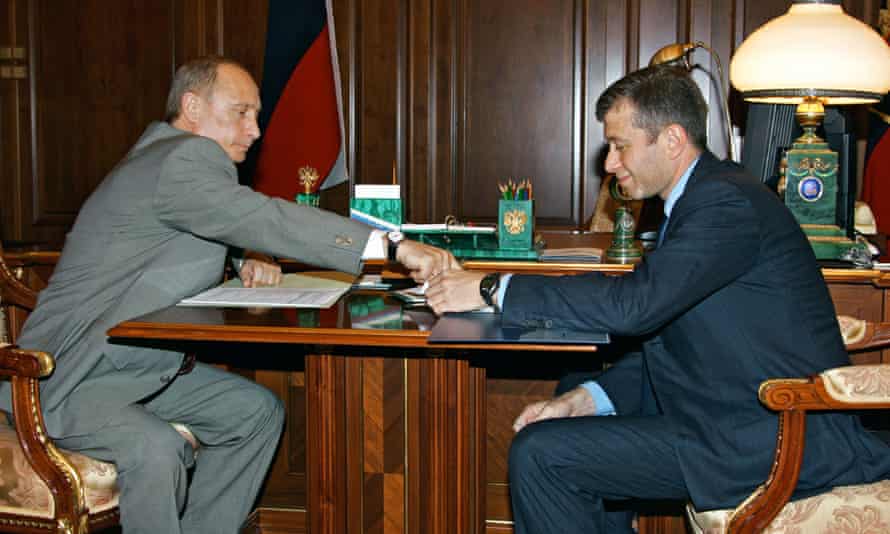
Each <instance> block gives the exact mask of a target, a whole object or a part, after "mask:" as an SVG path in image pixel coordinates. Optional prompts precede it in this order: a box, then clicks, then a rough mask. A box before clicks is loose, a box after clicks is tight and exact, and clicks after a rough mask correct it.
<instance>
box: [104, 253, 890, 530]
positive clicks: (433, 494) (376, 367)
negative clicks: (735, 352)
mask: <svg viewBox="0 0 890 534" xmlns="http://www.w3.org/2000/svg"><path fill="white" fill-rule="evenodd" d="M571 239H584V236H571ZM587 244H588V243H584V242H578V243H566V244H565V245H563V244H559V245H556V246H581V245H587ZM467 267H469V268H474V269H483V270H500V271H526V272H542V270H544V271H546V272H550V273H553V274H558V273H569V272H582V271H585V270H594V269H595V270H600V271H605V272H609V273H614V274H620V273H625V272H628V271H629V270H630V269H631V268H630V267H627V266H621V265H611V266H604V265H593V266H591V265H583V264H577V265H555V266H554V265H542V264H535V263H530V262H516V263H513V264H505V263H492V264H489V263H488V262H481V261H474V262H471V263H468V264H467ZM823 275H824V276H825V279H826V281H827V282H828V286H829V290H830V291H831V294H832V297H833V299H834V302H835V306H836V308H837V311H838V313H845V314H849V315H854V316H857V317H860V318H864V319H868V320H873V321H888V320H890V292H887V291H886V289H887V288H888V287H890V273H884V272H879V271H869V270H846V269H824V270H823ZM391 304H392V303H389V304H387V305H391ZM381 314H385V312H381ZM319 315H320V317H319V321H320V322H319V323H318V324H319V326H318V327H303V328H296V327H295V325H297V324H300V317H299V314H297V313H296V312H293V311H290V312H281V311H278V312H267V313H264V314H261V315H251V314H248V313H246V312H244V311H225V312H219V311H217V312H216V317H215V318H213V319H212V320H205V321H204V322H198V323H195V322H194V321H191V320H180V321H177V320H170V318H169V317H168V318H167V319H164V318H163V317H155V318H153V319H152V322H154V321H155V320H157V321H158V324H149V323H147V322H146V321H141V322H129V323H126V324H124V325H121V327H119V329H115V330H114V331H113V333H114V334H115V335H122V334H125V333H126V332H129V334H128V335H132V336H134V337H142V338H148V339H151V338H157V339H178V340H190V339H191V340H203V341H210V340H215V339H221V340H227V341H226V342H225V343H222V344H217V345H214V344H210V345H208V346H202V348H203V349H205V350H204V352H205V354H210V355H213V354H217V353H222V352H225V351H226V347H229V348H228V352H229V353H232V354H237V353H239V352H240V353H242V354H251V353H252V352H254V351H257V348H256V347H257V346H256V345H253V344H254V343H260V342H261V343H264V345H263V348H262V350H263V352H272V353H274V356H272V357H271V359H275V360H285V361H286V363H281V364H279V363H275V365H269V364H268V363H269V362H268V361H265V362H264V361H260V362H258V364H259V365H255V366H253V368H252V369H250V370H244V371H242V372H243V373H244V374H247V375H248V376H249V377H251V378H253V379H254V380H256V381H257V382H260V383H262V384H264V385H266V386H267V387H269V388H270V389H272V390H273V391H275V392H276V394H278V395H279V397H281V398H282V400H283V401H284V402H285V404H286V405H287V406H288V416H287V417H288V419H287V426H286V429H285V434H284V437H283V439H282V446H281V449H280V452H279V454H278V457H277V459H276V462H275V464H274V465H273V467H272V470H271V474H270V480H269V481H268V482H267V485H266V487H265V490H264V493H263V496H262V501H261V503H260V508H259V509H258V511H257V512H256V514H255V515H254V516H253V517H252V518H251V521H252V523H251V524H252V526H254V527H255V528H256V531H258V532H263V531H274V532H276V533H301V532H306V526H308V524H309V523H313V524H315V523H317V522H318V521H322V520H323V521H326V522H327V525H326V526H327V528H329V530H325V532H334V531H337V529H338V528H340V529H341V530H339V532H349V533H351V532H371V531H374V532H386V533H389V532H405V533H415V532H473V531H472V530H469V529H470V528H471V527H477V531H479V530H481V527H479V525H481V524H482V522H483V521H486V532H487V533H490V534H494V533H506V532H510V531H511V528H510V523H509V520H510V511H509V500H508V486H507V476H506V463H507V462H506V460H507V458H506V455H507V450H508V449H509V442H510V439H511V437H512V430H511V429H510V422H511V421H512V419H513V418H514V417H515V416H516V415H517V414H518V413H519V410H521V408H522V407H523V406H524V405H525V404H527V403H528V402H532V401H535V400H539V399H543V398H546V397H549V396H550V395H551V394H552V391H553V387H554V384H555V379H556V378H557V377H558V376H559V373H560V372H561V371H562V370H563V369H564V366H563V362H564V361H565V360H566V359H567V358H566V357H565V356H561V357H558V358H557V357H554V356H555V355H552V354H551V355H547V354H544V355H543V356H544V357H541V356H542V353H537V354H530V355H529V356H530V357H529V358H523V356H524V353H523V352H517V351H514V350H512V349H517V347H504V348H509V349H511V352H509V353H505V352H498V353H492V354H491V355H489V356H485V355H484V354H481V353H482V351H480V350H473V349H465V348H460V347H454V348H451V347H448V348H446V347H429V346H427V345H426V341H425V334H424V333H423V332H420V331H416V329H415V330H411V329H409V327H410V325H408V324H407V323H406V324H403V327H404V328H401V329H398V330H397V331H398V333H397V334H393V333H392V332H390V331H387V330H381V331H371V330H364V329H362V328H355V326H354V325H353V324H352V323H351V320H350V317H351V315H350V313H349V307H348V306H346V307H345V308H344V307H343V306H340V307H338V308H335V309H333V310H325V311H322V312H321V313H320V314H319ZM164 321H166V324H165V322H164ZM177 322H180V323H182V324H181V326H179V327H177V326H176V323H177ZM125 327H126V329H127V330H123V328H125ZM183 329H184V331H177V330H183ZM165 330H166V332H165ZM242 342H243V343H249V344H250V345H246V346H245V345H238V343H242ZM182 343H194V341H182ZM272 347H277V348H278V350H273V349H272ZM487 350H488V347H486V351H487ZM576 354H577V355H578V356H580V357H581V358H576V360H581V359H583V357H584V355H585V353H584V352H577V353H576ZM502 356H503V357H502ZM531 360H535V361H534V365H533V366H532V365H530V364H528V363H527V361H531ZM219 361H226V358H225V357H220V358H219ZM600 361H601V356H599V355H598V356H597V357H596V358H595V359H593V362H591V366H594V365H596V364H597V363H599V362H600ZM857 361H859V362H860V363H864V362H880V361H883V362H890V351H884V352H881V351H875V352H872V353H864V354H859V355H857ZM304 362H305V365H304ZM234 366H235V367H242V368H245V369H247V368H248V367H250V366H249V365H246V364H238V363H236V364H235V365H234ZM236 370H237V369H236ZM313 413H314V414H316V417H311V415H312V414H313ZM323 413H324V414H330V415H328V416H326V417H328V419H321V417H320V415H319V414H323ZM304 414H307V415H309V416H310V417H308V418H307V417H306V416H305V415H304ZM458 434H460V435H461V436H462V437H460V438H458ZM486 434H487V435H486ZM486 442H487V445H486ZM436 443H441V444H442V445H441V446H436V447H433V446H432V445H431V444H436ZM330 447H336V449H331V448H330ZM319 458H326V459H327V460H326V461H328V462H332V463H328V464H322V463H320V461H319ZM322 469H326V470H327V471H325V472H324V476H325V477H330V478H329V479H328V480H329V481H330V483H329V484H328V485H327V486H321V485H320V484H321V483H322V482H324V481H319V480H317V477H319V476H320V473H321V470H322ZM455 496H457V497H455ZM315 509H318V510H320V512H318V513H317V514H316V513H315V512H314V510H315ZM307 510H310V511H311V513H310V514H308V515H309V519H307V518H306V516H307V513H306V511H307ZM339 510H345V513H344V514H343V515H341V516H338V515H337V513H338V511H339ZM666 512H667V513H666V514H665V515H663V516H656V517H651V516H650V517H646V518H644V519H643V521H642V523H643V524H642V525H641V531H643V530H645V532H647V533H649V534H652V533H664V534H667V533H672V534H673V533H676V534H681V533H685V530H684V529H683V522H682V517H681V515H680V514H682V509H681V508H677V509H668V510H667V511H666ZM438 521H441V523H438ZM468 525H469V526H468ZM318 528H322V527H318ZM318 531H319V530H317V529H314V530H313V532H318Z"/></svg>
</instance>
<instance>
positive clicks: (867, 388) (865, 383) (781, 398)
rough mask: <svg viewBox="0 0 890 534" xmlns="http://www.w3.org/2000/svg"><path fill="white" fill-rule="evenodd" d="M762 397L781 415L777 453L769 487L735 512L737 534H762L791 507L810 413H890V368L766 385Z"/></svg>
mask: <svg viewBox="0 0 890 534" xmlns="http://www.w3.org/2000/svg"><path fill="white" fill-rule="evenodd" d="M759 397H760V401H761V402H762V403H763V404H764V405H765V406H766V407H768V408H770V409H772V410H776V411H778V412H779V429H778V435H777V436H776V453H775V457H774V460H773V466H772V469H771V471H770V474H769V477H768V478H767V480H766V482H765V483H764V484H763V485H761V486H760V487H758V488H757V490H756V491H755V492H754V493H753V494H752V495H751V496H750V497H748V499H746V500H745V502H743V503H742V504H741V505H739V506H738V507H737V508H736V509H735V511H734V512H733V514H732V518H731V519H730V523H729V525H730V527H729V532H733V533H745V534H747V533H754V532H760V531H761V530H763V529H764V528H766V527H767V526H768V525H769V524H770V522H771V521H772V520H773V518H775V516H776V515H777V514H778V513H779V512H780V511H781V510H782V508H783V507H784V506H785V504H787V503H788V501H789V499H790V498H791V495H792V494H793V493H794V488H795V487H796V486H797V479H798V477H799V475H800V468H801V465H802V462H803V453H804V441H805V433H806V413H807V412H808V411H822V410H870V409H887V408H890V365H887V364H884V365H857V366H846V367H839V368H836V369H829V370H827V371H824V372H822V373H820V374H819V375H816V376H814V377H811V378H804V379H792V378H788V379H774V380H767V381H765V382H763V383H762V384H761V385H760V392H759Z"/></svg>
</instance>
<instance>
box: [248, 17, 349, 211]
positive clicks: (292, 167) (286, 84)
mask: <svg viewBox="0 0 890 534" xmlns="http://www.w3.org/2000/svg"><path fill="white" fill-rule="evenodd" d="M336 50H337V48H336V44H335V42H334V22H333V17H332V14H331V9H330V5H329V0H327V1H326V0H270V1H269V24H268V31H267V34H266V56H265V62H264V64H263V81H262V85H261V87H260V98H261V100H262V106H263V107H262V111H261V112H260V116H259V125H260V129H261V130H262V132H263V135H262V137H260V139H259V141H258V143H259V147H258V148H259V157H258V160H257V161H256V167H255V170H254V174H253V188H254V189H256V190H257V191H259V192H261V193H265V194H267V195H270V196H276V197H281V198H286V199H288V200H294V198H295V196H296V194H297V193H298V192H304V191H303V189H302V187H301V186H300V178H299V171H300V169H302V168H304V167H310V168H312V169H314V170H315V171H316V172H317V173H318V176H319V178H320V179H319V180H318V183H316V185H315V187H314V190H315V191H318V190H319V189H327V188H329V187H332V186H335V185H337V184H340V183H343V182H345V181H346V180H347V179H348V175H347V171H346V160H345V152H344V150H343V135H342V124H341V120H340V90H339V72H338V70H337V69H338V66H337V56H336Z"/></svg>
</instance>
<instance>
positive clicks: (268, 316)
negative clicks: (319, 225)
mask: <svg viewBox="0 0 890 534" xmlns="http://www.w3.org/2000/svg"><path fill="white" fill-rule="evenodd" d="M435 321H436V316H435V315H434V314H433V313H432V312H431V311H430V310H429V309H427V308H413V307H405V306H403V305H402V304H401V303H400V302H398V301H396V300H394V299H392V298H390V297H387V296H386V295H385V293H383V292H379V291H353V292H350V293H347V294H346V295H345V296H344V297H343V298H341V299H340V301H339V302H338V303H337V304H335V305H334V306H332V307H331V308H328V309H323V310H304V309H288V308H211V307H207V308H198V307H180V306H173V307H170V308H166V309H163V310H160V311H157V312H154V313H150V314H148V315H144V316H142V317H137V318H136V319H132V320H130V321H125V322H123V323H121V324H119V325H117V326H115V327H114V328H112V329H111V330H109V331H108V335H109V336H111V337H115V338H131V339H158V340H178V341H228V342H248V343H291V344H307V345H348V346H373V347H416V348H424V349H430V350H435V351H438V350H451V349H460V350H485V351H492V350H498V351H503V350H508V351H509V350H514V351H515V350H522V351H560V352H566V351H568V352H595V351H596V346H595V345H535V344H507V343H504V344H445V343H427V337H428V336H429V329H430V328H432V326H433V324H434V323H435Z"/></svg>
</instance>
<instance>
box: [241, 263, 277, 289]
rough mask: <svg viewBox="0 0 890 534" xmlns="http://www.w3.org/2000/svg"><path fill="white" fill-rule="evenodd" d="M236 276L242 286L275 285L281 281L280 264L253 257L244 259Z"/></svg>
mask: <svg viewBox="0 0 890 534" xmlns="http://www.w3.org/2000/svg"><path fill="white" fill-rule="evenodd" d="M238 277H239V278H241V283H242V284H244V287H262V286H277V285H278V284H280V283H281V266H280V265H277V264H274V263H268V262H265V261H260V260H254V259H248V260H244V263H243V264H242V265H241V270H240V271H239V272H238Z"/></svg>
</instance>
